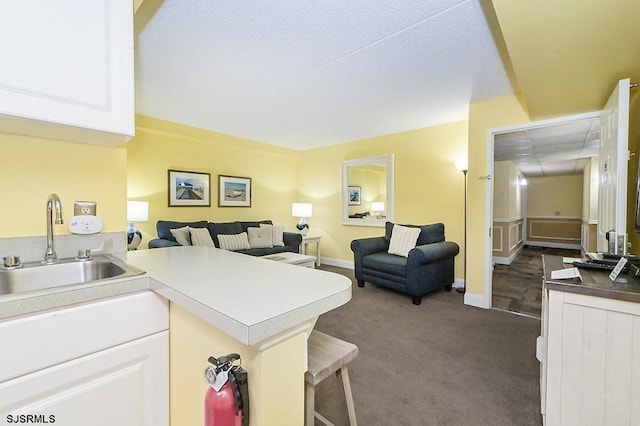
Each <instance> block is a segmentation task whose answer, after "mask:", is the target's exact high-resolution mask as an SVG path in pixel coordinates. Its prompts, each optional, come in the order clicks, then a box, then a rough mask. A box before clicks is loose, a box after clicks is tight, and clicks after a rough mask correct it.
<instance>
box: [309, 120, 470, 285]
mask: <svg viewBox="0 0 640 426" xmlns="http://www.w3.org/2000/svg"><path fill="white" fill-rule="evenodd" d="M467 135H468V125H467V122H466V121H460V122H455V123H449V124H444V125H440V126H434V127H429V128H424V129H418V130H413V131H408V132H402V133H397V134H391V135H386V136H380V137H375V138H371V139H365V140H360V141H355V142H350V143H345V144H340V145H333V146H328V147H323V148H318V149H314V150H309V151H303V152H301V153H300V157H301V160H300V167H299V170H298V191H299V198H300V199H305V200H308V201H310V202H312V203H313V217H312V218H311V219H310V220H309V225H310V227H311V228H310V231H309V232H310V234H315V235H321V236H322V254H323V256H327V257H329V258H335V259H342V260H349V261H352V260H353V253H352V252H351V250H350V248H349V245H350V243H351V240H353V239H355V238H363V237H371V236H381V235H383V234H384V230H383V229H382V228H376V227H362V226H347V225H342V215H341V211H342V210H341V173H342V171H341V167H342V161H343V160H353V159H356V158H362V157H372V156H377V155H384V154H394V156H395V158H394V161H395V164H394V169H395V185H394V186H395V222H398V223H408V224H427V223H435V222H443V223H444V224H445V232H446V238H447V240H450V241H455V242H457V243H458V244H460V249H461V250H462V238H463V227H462V223H463V214H464V205H463V202H464V176H463V174H462V173H461V172H460V171H459V170H457V169H456V168H455V166H454V161H455V160H456V159H460V158H466V155H467V152H466V149H467ZM461 259H462V254H461V255H459V256H458V257H457V258H456V277H462V275H463V272H462V271H463V269H462V268H463V265H462V261H461Z"/></svg>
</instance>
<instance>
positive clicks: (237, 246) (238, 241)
mask: <svg viewBox="0 0 640 426" xmlns="http://www.w3.org/2000/svg"><path fill="white" fill-rule="evenodd" d="M218 240H219V241H220V248H221V249H222V250H231V251H237V250H246V249H250V248H251V246H249V238H248V236H247V233H246V232H241V233H239V234H232V235H225V234H218Z"/></svg>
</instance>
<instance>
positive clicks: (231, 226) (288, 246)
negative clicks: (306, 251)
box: [148, 220, 302, 256]
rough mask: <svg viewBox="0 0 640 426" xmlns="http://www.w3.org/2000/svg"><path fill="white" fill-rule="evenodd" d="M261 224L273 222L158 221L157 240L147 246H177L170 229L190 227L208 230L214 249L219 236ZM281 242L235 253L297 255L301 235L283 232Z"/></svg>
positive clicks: (271, 223) (236, 232)
mask: <svg viewBox="0 0 640 426" xmlns="http://www.w3.org/2000/svg"><path fill="white" fill-rule="evenodd" d="M261 223H266V224H270V225H273V222H272V221H270V220H261V221H257V222H238V221H236V222H208V221H206V220H200V221H197V222H174V221H170V220H159V221H158V223H156V230H157V232H158V238H156V239H153V240H151V241H149V244H148V246H149V248H150V249H152V248H159V247H172V246H179V245H180V244H179V243H178V242H177V241H176V239H175V237H174V236H173V234H172V233H171V231H170V229H175V228H182V227H184V226H190V227H192V228H208V229H209V234H210V235H211V239H212V240H213V244H214V245H215V246H216V247H220V242H219V241H218V235H219V234H223V235H233V234H239V233H241V232H246V231H247V228H249V227H251V226H260V224H261ZM283 241H284V246H274V247H265V248H252V249H247V250H238V251H237V253H243V254H249V255H252V256H265V255H267V254H273V253H282V252H285V251H290V252H293V253H299V251H300V244H301V243H302V235H300V234H298V233H295V232H285V233H284V234H283Z"/></svg>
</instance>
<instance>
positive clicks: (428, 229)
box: [384, 222, 444, 246]
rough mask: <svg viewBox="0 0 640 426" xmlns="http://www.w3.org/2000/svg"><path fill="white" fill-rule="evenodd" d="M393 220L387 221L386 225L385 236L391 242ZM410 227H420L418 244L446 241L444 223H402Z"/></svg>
mask: <svg viewBox="0 0 640 426" xmlns="http://www.w3.org/2000/svg"><path fill="white" fill-rule="evenodd" d="M393 225H394V224H393V222H386V223H385V225H384V238H385V239H386V240H387V242H391V233H392V232H393ZM402 226H406V227H409V228H420V235H419V236H418V241H417V242H416V245H417V246H422V245H425V244H433V243H439V242H442V241H444V223H434V224H431V225H402Z"/></svg>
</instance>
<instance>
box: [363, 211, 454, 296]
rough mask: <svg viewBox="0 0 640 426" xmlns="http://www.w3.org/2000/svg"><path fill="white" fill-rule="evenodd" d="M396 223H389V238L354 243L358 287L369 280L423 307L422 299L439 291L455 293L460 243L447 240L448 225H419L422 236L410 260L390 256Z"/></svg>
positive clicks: (367, 239)
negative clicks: (446, 227)
mask: <svg viewBox="0 0 640 426" xmlns="http://www.w3.org/2000/svg"><path fill="white" fill-rule="evenodd" d="M393 226H394V224H393V223H391V222H387V223H386V224H385V236H384V237H373V238H361V239H357V240H353V241H352V242H351V250H352V251H353V257H354V263H355V275H356V280H357V282H358V287H364V283H365V281H368V282H370V283H372V284H376V285H379V286H382V287H387V288H390V289H393V290H396V291H399V292H401V293H404V294H408V295H409V296H411V298H412V300H413V303H414V304H415V305H419V304H420V303H421V302H422V296H424V295H425V294H427V293H429V292H432V291H434V290H438V289H441V288H442V289H444V290H445V291H451V288H452V285H453V281H454V279H455V278H454V259H455V256H456V255H457V254H458V253H459V252H460V247H459V246H458V244H456V243H454V242H451V241H445V236H444V224H443V223H435V224H432V225H424V226H416V225H403V226H410V227H417V228H420V236H419V237H418V241H417V243H416V247H414V248H413V249H411V251H409V255H408V257H403V256H397V255H394V254H389V253H388V252H387V251H388V250H389V242H390V241H391V233H392V231H393Z"/></svg>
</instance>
